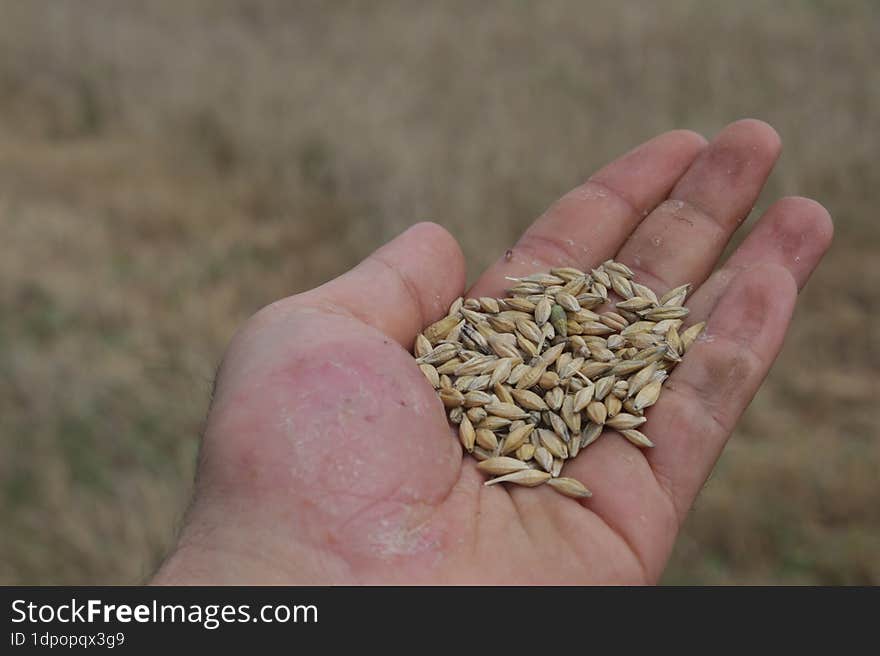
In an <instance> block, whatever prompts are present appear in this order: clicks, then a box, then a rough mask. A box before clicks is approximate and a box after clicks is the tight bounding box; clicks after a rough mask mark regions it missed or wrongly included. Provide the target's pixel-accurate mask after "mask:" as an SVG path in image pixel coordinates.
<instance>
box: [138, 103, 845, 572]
mask: <svg viewBox="0 0 880 656" xmlns="http://www.w3.org/2000/svg"><path fill="white" fill-rule="evenodd" d="M778 153H779V141H778V137H777V136H776V134H775V132H773V130H772V128H770V127H769V126H767V125H766V124H763V123H761V122H758V121H751V120H746V121H739V122H737V123H734V124H732V125H730V126H728V127H727V128H725V130H723V131H722V132H721V133H720V134H719V135H718V136H717V137H716V138H715V140H714V141H713V142H712V143H711V144H708V145H707V144H706V143H705V141H704V140H703V139H702V137H700V136H698V135H696V134H694V133H691V132H685V131H678V132H671V133H667V134H664V135H661V136H659V137H657V138H655V139H653V140H651V141H649V142H647V143H646V144H643V145H642V146H640V147H639V148H637V149H635V150H634V151H632V152H630V153H628V154H627V155H624V156H623V157H622V158H620V159H619V160H617V161H615V162H613V163H611V164H610V165H608V166H607V167H605V168H604V169H602V170H601V171H599V172H598V173H597V174H596V175H595V176H593V177H592V178H591V179H590V180H589V181H588V182H586V183H585V184H584V185H582V186H581V187H579V188H577V189H575V190H574V191H572V192H570V193H569V194H567V195H566V196H564V197H563V198H562V199H560V200H559V201H558V202H557V203H556V204H554V205H553V206H552V207H551V208H550V209H549V210H548V211H547V212H546V213H545V214H544V215H543V216H542V217H540V218H539V219H538V220H537V221H536V222H535V223H534V224H533V225H532V227H530V228H529V230H528V231H527V232H526V233H525V234H524V235H523V237H522V239H521V240H520V242H519V243H518V244H517V245H516V246H515V247H514V248H513V249H512V255H511V256H510V257H502V258H500V259H499V261H498V262H497V263H496V264H495V265H494V266H493V267H491V268H490V269H489V270H488V271H487V272H485V274H484V275H483V276H482V277H481V278H480V279H479V280H478V281H477V283H476V285H475V286H474V288H473V289H472V290H471V293H473V294H475V295H498V294H500V293H501V292H502V291H503V289H504V287H505V284H506V281H505V276H510V275H518V274H524V273H531V272H533V271H535V270H546V269H547V268H548V267H550V266H558V265H570V266H580V267H593V266H596V265H597V264H599V263H600V262H602V261H603V260H605V259H607V258H609V257H616V258H617V259H619V260H620V261H622V262H624V263H626V264H628V265H629V266H630V267H631V268H633V269H634V270H635V271H636V273H637V277H638V278H639V279H640V280H643V281H645V282H646V284H648V285H650V286H652V287H653V288H655V289H656V290H658V291H660V292H662V291H665V290H666V289H668V288H670V287H672V286H675V285H677V284H680V283H681V282H684V281H690V282H693V283H695V286H696V291H695V292H694V293H693V295H692V297H691V299H690V300H689V302H688V305H689V307H690V308H691V310H692V320H693V321H698V320H701V319H704V318H705V319H707V320H708V327H707V330H706V332H705V335H704V337H703V338H701V340H699V341H698V343H697V344H695V346H694V347H693V348H692V350H691V351H689V353H688V356H687V358H686V359H685V361H684V363H682V365H680V366H679V367H678V368H677V369H676V370H675V372H674V373H673V375H672V377H671V378H670V380H669V382H668V384H667V385H666V386H665V388H664V389H665V391H664V393H663V395H662V397H661V400H660V402H659V403H658V404H657V405H656V406H654V407H653V408H651V409H650V411H649V413H648V416H649V422H648V424H647V426H648V429H647V432H648V435H649V437H650V438H651V439H652V440H653V441H654V443H655V444H656V445H657V447H656V448H655V449H653V450H651V451H647V452H645V451H640V450H639V449H637V448H635V447H634V446H632V445H631V444H629V443H628V442H626V441H625V440H624V439H622V438H621V437H620V436H618V435H616V434H614V433H608V434H606V435H605V436H604V437H603V438H602V439H601V440H599V441H598V442H597V443H596V444H594V445H592V446H590V447H589V449H588V450H587V451H586V452H585V453H584V454H583V455H582V456H580V457H579V458H578V459H576V460H575V461H573V462H571V463H570V464H568V465H567V468H566V473H567V474H568V475H571V476H574V477H576V478H578V479H580V480H583V481H584V482H585V483H586V484H587V485H588V487H590V488H591V489H592V490H593V492H594V496H593V498H592V499H589V500H585V501H575V500H573V499H569V498H565V497H562V496H561V495H559V494H557V493H556V492H554V491H553V490H550V489H546V488H536V489H521V488H519V489H517V488H514V489H511V488H504V487H502V486H493V487H488V488H487V487H484V486H483V485H482V482H483V480H484V477H483V476H482V475H481V474H479V473H478V472H477V471H476V469H475V468H474V462H473V461H472V460H471V459H470V458H462V454H461V449H460V447H459V445H458V442H457V440H456V439H455V436H454V432H453V431H452V430H451V429H450V427H449V425H448V423H447V421H446V415H445V412H444V410H443V407H442V405H441V404H440V403H439V401H438V400H437V399H436V396H435V393H434V390H433V389H432V388H431V387H430V385H429V384H428V383H427V382H426V381H425V380H424V378H423V376H422V374H421V372H420V371H419V370H418V368H417V367H416V366H415V364H414V362H413V359H412V357H411V356H410V355H409V353H408V351H409V349H410V347H411V345H412V340H413V338H414V337H415V335H416V333H417V332H418V331H419V330H421V329H422V328H423V327H424V326H425V325H427V324H428V323H430V322H431V321H434V320H436V319H438V318H440V317H442V316H443V315H444V314H445V311H446V308H447V307H448V305H449V303H450V302H451V301H452V300H453V299H454V298H455V297H456V296H458V295H460V294H462V293H463V291H464V281H465V274H464V262H463V258H462V255H461V252H460V249H459V247H458V245H457V244H456V242H455V241H454V239H453V238H452V237H451V236H450V235H449V234H448V233H446V231H444V230H443V229H442V228H440V227H438V226H435V225H433V224H419V225H417V226H415V227H413V228H411V229H410V230H408V231H407V232H405V233H404V234H403V235H401V236H400V237H398V238H397V239H395V240H394V241H392V242H390V243H389V244H387V245H386V246H384V247H383V248H381V249H379V250H378V251H377V252H376V253H374V254H373V255H372V256H371V257H370V258H368V259H367V260H365V261H364V262H363V263H361V264H360V265H359V266H358V267H356V268H355V269H353V270H352V271H350V272H348V273H347V274H345V275H343V276H341V277H340V278H338V279H336V280H334V281H331V282H330V283H328V284H326V285H324V286H322V287H320V288H318V289H315V290H312V291H310V292H307V293H305V294H301V295H298V296H294V297H290V298H288V299H284V300H282V301H279V302H277V303H275V304H273V305H271V306H269V307H267V308H265V309H264V310H262V311H261V312H259V313H258V314H257V315H255V316H254V317H253V318H252V319H251V320H250V321H249V322H248V323H247V324H246V325H245V327H244V328H243V329H242V330H241V331H240V333H239V334H238V335H237V336H236V338H235V339H234V340H233V343H232V344H231V345H230V348H229V350H228V352H227V354H226V357H225V359H224V363H223V367H222V371H221V373H220V376H219V379H218V386H217V394H216V397H215V401H214V405H213V407H212V409H211V413H210V416H209V421H208V426H207V429H206V433H205V440H204V444H203V448H202V454H201V458H200V465H199V473H198V481H197V486H196V495H195V499H194V502H193V505H192V507H191V509H190V512H189V513H188V516H187V520H186V522H185V526H184V529H183V531H182V535H181V538H180V542H179V544H178V546H177V548H176V550H175V552H174V553H173V554H172V555H171V557H169V559H168V561H167V562H166V563H165V565H164V566H163V568H162V570H161V571H160V572H159V574H158V575H157V577H156V579H155V581H156V582H157V583H173V582H217V583H221V582H278V583H281V582H285V583H481V582H485V583H648V582H654V581H656V580H657V578H658V577H659V576H660V574H661V573H662V570H663V567H664V565H665V563H666V560H667V558H668V556H669V553H670V551H671V549H672V545H673V543H674V540H675V537H676V535H677V533H678V529H679V526H680V524H681V522H682V521H683V519H684V517H685V515H686V513H687V511H688V509H689V507H690V505H691V503H692V502H693V499H694V497H695V496H696V494H697V493H698V492H699V489H700V487H701V486H702V485H703V483H704V482H705V480H706V477H707V476H708V474H709V472H710V471H711V468H712V466H713V465H714V462H715V460H716V459H717V457H718V455H719V453H720V451H721V449H722V448H723V446H724V443H725V441H726V440H727V438H728V437H729V435H730V432H731V431H732V429H733V427H734V425H735V422H736V420H737V419H738V417H739V415H740V414H741V412H742V411H743V410H744V408H745V407H746V405H747V404H748V402H749V400H750V399H751V398H752V396H753V395H754V393H755V391H756V390H757V388H758V386H759V385H760V383H761V381H762V380H763V378H764V376H765V375H766V373H767V371H768V369H769V367H770V365H771V364H772V361H773V359H774V358H775V356H776V354H777V353H778V351H779V349H780V347H781V344H782V340H783V337H784V334H785V331H786V329H787V326H788V322H789V319H790V316H791V312H792V309H793V306H794V302H795V299H796V296H797V290H798V288H800V287H802V286H803V284H804V283H805V282H806V280H807V278H808V277H809V274H810V272H811V271H812V270H813V268H814V267H815V266H816V265H817V263H818V261H819V259H820V258H821V256H822V254H823V253H824V252H825V250H826V249H827V247H828V245H829V244H830V240H831V231H832V230H831V223H830V218H829V216H828V213H827V212H826V211H825V210H824V208H822V207H821V206H820V205H818V204H817V203H815V202H813V201H809V200H806V199H802V198H788V199H783V200H781V201H779V202H777V203H776V204H775V205H773V206H772V207H771V208H770V209H769V210H768V211H767V212H766V213H765V214H764V216H763V217H762V218H761V220H760V221H759V222H758V224H757V225H756V227H755V229H754V230H753V231H752V234H751V235H750V236H749V237H748V238H747V239H746V240H745V241H744V242H743V244H742V245H741V246H740V247H739V248H738V249H737V251H736V252H735V253H734V254H733V255H732V256H731V257H730V259H729V260H728V261H727V262H725V263H724V264H723V265H722V267H721V268H720V269H719V270H718V271H716V272H715V273H714V274H712V275H710V274H711V272H712V270H713V268H714V266H715V264H716V261H717V259H718V257H720V255H721V252H722V250H723V248H724V246H725V244H726V243H727V240H728V239H729V237H730V236H731V234H732V233H733V231H734V230H735V229H736V228H737V227H738V225H739V224H740V223H741V222H742V220H743V219H744V217H745V216H746V215H747V213H748V212H749V210H750V209H751V207H752V206H753V204H754V202H755V199H756V197H757V195H758V193H759V192H760V189H761V187H762V186H763V183H764V181H765V179H766V177H767V175H768V174H769V172H770V169H771V168H772V166H773V163H774V162H775V160H776V157H777V156H778Z"/></svg>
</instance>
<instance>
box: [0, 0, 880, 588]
mask: <svg viewBox="0 0 880 656" xmlns="http://www.w3.org/2000/svg"><path fill="white" fill-rule="evenodd" d="M878 44H880V5H878V3H876V2H873V1H872V0H863V1H856V0H848V1H843V0H840V1H837V0H835V1H832V0H811V1H801V2H793V1H792V2H788V1H782V0H778V1H774V2H770V1H769V0H768V1H761V0H748V1H743V2H726V3H722V2H697V1H696V0H670V1H666V2H647V1H646V2H628V3H622V2H614V1H612V0H608V1H604V0H594V1H590V2H576V1H568V2H563V1H556V0H547V1H542V2H540V3H539V2H527V1H525V0H520V1H513V0H511V1H507V2H486V3H477V2H466V1H461V2H452V1H443V2H435V3H430V4H428V3H415V2H403V1H401V2H366V1H363V2H338V1H334V2H323V3H319V2H285V1H283V0H267V1H262V2H258V1H247V0H240V1H232V0H228V1H226V0H223V1H220V0H192V1H191V0H186V1H183V0H175V1H172V0H168V1H161V0H154V1H151V2H134V1H133V0H132V1H128V0H124V1H123V0H81V1H78V2H57V1H43V0H20V1H16V0H0V234H2V242H0V452H2V454H3V455H2V457H0V527H2V528H0V536H2V537H0V582H2V583H8V584H9V583H30V584H49V583H53V584H70V583H82V584H85V583H133V582H139V581H142V580H144V578H145V577H147V576H149V574H150V573H151V571H152V570H153V568H154V567H155V566H156V564H157V562H158V561H159V559H160V558H161V557H162V555H163V552H164V550H165V549H166V548H167V547H168V545H169V544H170V541H171V539H172V537H173V534H174V530H175V526H176V522H177V521H178V520H179V518H180V515H181V513H182V511H183V509H184V504H185V502H186V498H187V494H188V490H189V486H190V484H191V478H192V471H193V464H194V457H195V452H196V449H197V445H198V435H199V430H200V424H201V421H202V418H203V416H204V413H205V410H206V407H207V403H208V397H209V393H210V386H211V381H212V377H213V373H214V369H215V367H216V365H217V363H218V361H219V358H220V355H221V354H222V352H223V349H224V346H225V344H226V342H227V340H228V339H229V338H230V336H231V334H232V333H233V331H234V330H235V328H236V326H237V325H239V324H240V323H241V322H242V321H243V320H244V319H246V318H247V317H248V316H249V315H250V314H251V313H252V312H254V311H255V310H256V309H258V308H259V307H261V306H262V305H263V304H265V303H267V302H269V301H271V300H273V299H275V298H278V297H280V296H282V295H287V294H290V293H293V292H297V291H300V290H304V289H307V288H309V287H311V286H314V285H315V284H317V283H320V282H322V281H324V280H326V279H328V278H330V277H333V276H335V275H337V274H338V273H340V272H342V271H344V270H345V269H347V268H348V267H350V266H351V265H352V264H354V263H355V262H357V261H358V260H359V259H360V258H361V257H363V256H365V255H366V254H367V253H368V252H369V251H371V250H372V249H373V248H374V247H376V246H377V245H379V244H380V243H382V242H384V241H386V240H387V239H389V238H390V237H392V236H394V235H395V234H396V233H398V232H399V231H401V230H402V229H403V228H405V227H406V226H408V225H410V224H412V223H414V222H416V221H418V220H423V219H432V220H434V221H437V222H439V223H441V224H443V225H445V226H446V227H447V228H449V229H450V230H451V231H452V233H453V234H454V235H455V236H456V237H458V239H459V240H460V241H461V242H462V244H463V247H464V250H465V253H466V255H467V257H468V263H469V267H470V272H471V275H472V277H473V275H474V273H475V272H477V271H479V270H480V269H481V268H482V267H483V266H485V265H486V264H487V263H488V262H489V261H491V260H492V259H494V257H496V256H497V254H498V253H500V252H503V249H504V248H506V246H507V245H508V244H509V243H510V242H511V241H512V240H513V239H514V238H515V236H516V235H517V234H518V233H519V232H520V231H521V230H522V229H523V228H524V227H525V226H526V225H527V224H528V223H529V222H530V221H531V220H532V218H533V217H535V216H536V215H537V214H538V213H539V212H540V211H541V210H542V209H543V208H544V207H545V206H547V205H548V204H549V203H550V202H552V201H553V200H554V199H555V198H556V197H557V196H559V195H560V194H561V193H563V192H564V191H566V190H567V189H569V188H570V187H572V186H574V185H575V184H577V183H578V182H579V181H580V180H582V179H583V178H584V177H585V176H587V175H588V174H589V173H590V172H591V171H592V170H594V169H595V168H596V167H597V166H598V165H600V164H601V163H603V162H604V161H606V160H607V159H609V158H610V157H612V156H614V155H615V154H617V153H620V152H621V151H623V150H626V149H628V148H630V147H631V146H633V145H634V144H636V143H638V142H640V141H642V140H644V139H646V138H648V137H650V136H652V135H653V134H655V133H657V132H660V131H662V130H666V129H669V128H673V127H689V128H693V129H696V130H699V131H701V132H703V133H704V134H706V135H711V134H712V133H714V132H715V131H717V130H718V129H719V128H721V127H722V126H723V125H724V124H725V123H727V122H728V121H730V120H733V119H736V118H739V117H743V116H755V117H758V118H762V119H764V120H767V121H769V122H771V123H772V124H773V125H774V126H775V127H776V128H777V129H778V130H779V132H780V133H781V135H782V138H783V141H784V143H785V152H784V154H783V156H782V159H781V161H780V163H779V165H778V168H777V170H776V172H775V173H774V174H773V177H772V178H771V181H770V184H769V185H768V188H767V190H766V192H765V194H764V196H763V197H762V200H761V202H760V203H759V205H758V207H757V208H756V212H758V211H760V210H761V209H762V208H764V207H766V206H767V205H768V203H769V202H770V201H771V200H772V199H773V198H775V197H778V196H780V195H783V194H795V193H797V194H802V195H808V196H812V197H814V198H816V199H818V200H819V201H821V202H822V203H823V204H825V205H826V207H828V208H829V209H830V211H831V212H832V214H833V215H834V217H835V220H836V225H837V237H836V242H835V245H834V246H833V248H832V250H831V252H830V253H829V256H828V257H827V259H826V261H825V263H824V264H823V265H822V266H821V267H820V269H819V271H818V272H817V274H816V275H815V277H814V278H813V279H812V281H811V282H810V284H809V285H808V286H807V289H806V290H805V292H804V294H803V297H802V300H801V304H800V306H799V309H798V311H797V314H796V316H795V321H794V325H793V329H792V331H791V333H790V336H789V338H788V340H787V342H786V346H785V350H784V353H783V355H782V356H781V359H780V360H779V362H778V363H777V365H776V367H775V369H774V370H773V372H772V374H771V376H770V379H769V380H768V382H767V384H766V385H765V386H764V388H763V390H762V391H761V393H760V394H759V396H758V397H757V398H756V399H755V401H754V403H753V404H752V406H751V407H750V409H749V411H748V412H747V414H746V416H745V418H744V420H743V422H742V424H741V426H740V427H739V429H738V431H737V434H736V435H735V437H734V439H733V440H732V442H731V444H730V447H729V448H728V450H727V452H726V454H725V455H724V457H723V458H722V460H721V462H720V464H719V466H718V468H717V469H716V472H715V474H714V475H713V477H712V479H711V480H710V482H709V484H708V485H707V487H706V489H705V491H704V493H703V495H702V496H701V498H700V499H699V500H698V503H697V505H696V507H695V509H694V511H693V513H692V516H691V517H690V519H689V521H688V523H687V525H686V529H685V532H684V535H683V536H682V538H681V541H680V543H679V544H678V547H677V551H676V554H675V556H674V558H673V561H672V563H671V565H670V567H669V569H668V571H667V574H666V577H665V582H667V583H670V584H679V583H687V584H693V583H708V584H715V583H720V584H728V583H786V584H815V583H824V584H868V583H874V584H880V558H878V554H880V502H878V498H880V495H878V493H880V482H878V479H880V435H878V429H877V426H878V419H880V417H878V410H877V408H878V398H880V383H878V373H877V372H878V370H880V319H878V318H880V259H878V258H880V221H878V216H877V208H876V206H875V205H873V204H872V203H873V202H876V201H878V200H880V199H878V198H877V196H876V194H877V190H878V189H880V166H878V163H877V162H878V158H880V66H878V59H880V47H878Z"/></svg>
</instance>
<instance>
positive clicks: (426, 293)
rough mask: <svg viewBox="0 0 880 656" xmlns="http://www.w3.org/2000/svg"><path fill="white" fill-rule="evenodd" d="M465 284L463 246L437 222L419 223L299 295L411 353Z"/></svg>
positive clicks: (297, 299) (300, 300)
mask: <svg viewBox="0 0 880 656" xmlns="http://www.w3.org/2000/svg"><path fill="white" fill-rule="evenodd" d="M464 284H465V264H464V256H463V255H462V253H461V248H459V246H458V242H457V241H456V240H455V238H454V237H453V236H452V235H450V234H449V232H447V231H446V229H444V228H442V227H441V226H439V225H437V224H436V223H418V224H416V225H414V226H413V227H411V228H409V229H408V230H406V231H405V232H404V233H403V234H401V235H399V236H398V237H396V238H395V239H393V240H392V241H390V242H388V243H387V244H385V245H384V246H382V247H381V248H379V249H378V250H377V251H375V252H374V253H373V254H372V255H370V256H369V257H367V259H365V260H364V261H363V262H361V263H360V264H358V265H357V266H356V267H355V268H354V269H352V270H351V271H349V272H347V273H344V274H343V275H341V276H339V277H338V278H335V279H333V280H331V281H330V282H328V283H326V284H324V285H321V286H320V287H317V288H316V289H313V290H311V291H309V292H306V293H304V294H300V295H298V296H296V297H294V299H291V300H294V301H295V302H296V303H297V304H299V303H302V304H303V305H307V306H318V307H321V308H322V309H327V306H328V305H329V306H331V307H330V309H331V310H338V311H342V312H345V313H348V314H351V315H353V316H354V317H355V318H357V319H359V320H361V321H363V322H364V323H366V324H369V325H371V326H373V327H375V328H377V329H379V330H381V331H382V332H384V333H385V334H386V335H388V336H389V337H391V338H392V339H394V340H396V341H397V342H399V343H400V344H401V345H403V346H404V348H407V349H409V348H410V347H411V346H412V342H413V340H414V339H415V336H416V334H417V333H418V332H419V331H420V330H422V329H423V328H424V327H425V326H426V325H428V324H429V323H432V322H433V321H436V320H437V319H440V318H441V317H443V316H444V315H445V314H446V309H447V308H448V307H449V305H450V303H452V301H453V300H454V299H455V297H457V296H459V295H461V293H462V292H463V291H464Z"/></svg>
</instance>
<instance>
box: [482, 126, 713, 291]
mask: <svg viewBox="0 0 880 656" xmlns="http://www.w3.org/2000/svg"><path fill="white" fill-rule="evenodd" d="M705 145H706V140H705V139H704V138H703V137H702V136H700V135H699V134H697V133H696V132H691V131H689V130H674V131H672V132H666V133H664V134H661V135H660V136H658V137H654V138H653V139H651V140H650V141H647V142H645V143H643V144H642V145H641V146H638V147H637V148H635V149H634V150H631V151H630V152H628V153H626V154H625V155H623V156H622V157H620V158H619V159H616V160H615V161H613V162H611V163H610V164H608V165H607V166H605V167H604V168H602V169H601V170H599V171H598V172H597V173H596V174H595V175H593V176H592V177H591V178H590V179H589V180H587V181H586V182H585V183H584V184H582V185H581V186H579V187H576V188H575V189H573V190H571V191H570V192H568V193H567V194H565V195H564V196H563V197H562V198H560V199H559V200H558V201H556V203H554V204H553V205H552V206H551V207H550V208H549V209H548V210H547V211H546V212H544V214H543V215H542V216H540V217H539V218H538V219H537V220H536V221H535V222H534V223H533V224H532V225H531V226H530V227H529V228H528V229H527V230H526V232H525V233H524V234H523V235H522V237H521V238H520V240H519V241H518V242H517V243H516V245H515V246H513V248H511V249H509V250H508V251H507V252H506V253H505V254H504V255H503V256H502V257H501V258H499V259H498V261H497V262H495V264H493V265H492V266H491V267H489V269H487V270H486V271H485V272H484V273H483V275H482V276H481V277H480V278H479V280H477V282H476V283H475V284H474V286H473V288H472V289H471V291H470V292H469V294H470V295H472V296H499V295H501V293H502V292H503V291H504V290H505V289H506V288H507V287H509V286H510V284H509V281H507V280H506V279H505V278H506V277H516V276H522V275H528V274H530V273H535V272H536V271H542V270H546V269H548V268H550V267H561V266H574V267H580V268H592V267H594V266H597V265H598V264H600V263H601V262H603V261H605V260H607V259H608V258H609V257H612V256H613V255H614V254H615V253H616V252H617V250H618V249H619V248H620V245H621V244H622V243H623V242H624V240H625V239H626V238H627V236H628V235H629V234H630V233H631V232H632V231H633V229H634V228H635V227H636V226H637V225H638V224H639V222H640V221H641V220H642V219H643V218H644V217H645V216H646V215H647V214H648V212H650V211H651V210H652V209H653V208H654V207H655V206H656V205H657V204H659V203H660V202H662V201H663V200H664V199H665V198H666V196H667V195H668V194H669V192H670V191H671V190H672V188H673V187H674V186H675V184H676V183H677V182H678V180H679V178H681V176H682V175H684V173H685V171H687V169H688V167H690V165H691V163H692V162H693V161H694V159H695V158H696V157H697V155H698V154H699V153H700V152H701V151H702V150H703V148H704V147H705Z"/></svg>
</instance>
